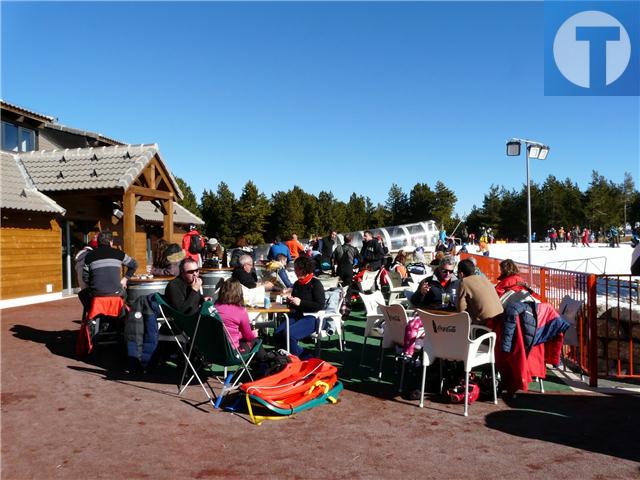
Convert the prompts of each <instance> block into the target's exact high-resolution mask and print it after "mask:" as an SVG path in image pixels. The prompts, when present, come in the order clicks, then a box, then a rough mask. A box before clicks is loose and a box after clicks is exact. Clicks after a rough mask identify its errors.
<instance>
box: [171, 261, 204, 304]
mask: <svg viewBox="0 0 640 480" xmlns="http://www.w3.org/2000/svg"><path fill="white" fill-rule="evenodd" d="M179 268H180V275H178V276H177V277H176V278H174V279H173V280H171V281H170V282H169V283H168V284H167V288H166V290H165V292H164V296H165V299H166V301H167V303H168V304H169V305H171V306H172V307H173V308H175V309H176V310H178V311H179V312H182V313H185V314H187V315H193V314H194V313H196V312H197V311H198V309H199V308H200V305H202V302H203V301H204V300H205V298H204V297H203V296H202V279H201V278H200V268H199V267H198V262H197V261H195V260H193V259H192V258H189V257H186V258H185V259H183V260H182V261H181V262H180V267H179Z"/></svg>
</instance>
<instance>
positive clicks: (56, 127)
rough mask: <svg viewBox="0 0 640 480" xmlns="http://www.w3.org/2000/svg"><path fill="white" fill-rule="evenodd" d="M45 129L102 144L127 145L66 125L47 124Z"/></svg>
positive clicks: (99, 134)
mask: <svg viewBox="0 0 640 480" xmlns="http://www.w3.org/2000/svg"><path fill="white" fill-rule="evenodd" d="M44 128H49V129H52V130H59V131H61V132H65V133H71V134H73V135H80V136H82V137H89V138H95V139H96V140H100V141H101V142H105V143H110V144H112V145H126V144H125V143H124V142H121V141H120V140H116V139H114V138H111V137H107V136H105V135H102V134H101V133H96V132H89V131H88V130H80V129H77V128H72V127H68V126H66V125H61V124H59V123H47V124H46V125H45V126H44Z"/></svg>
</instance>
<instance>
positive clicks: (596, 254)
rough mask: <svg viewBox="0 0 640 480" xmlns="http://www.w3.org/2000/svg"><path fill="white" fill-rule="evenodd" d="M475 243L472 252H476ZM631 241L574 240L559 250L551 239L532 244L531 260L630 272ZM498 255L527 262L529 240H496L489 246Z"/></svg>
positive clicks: (569, 267) (572, 267)
mask: <svg viewBox="0 0 640 480" xmlns="http://www.w3.org/2000/svg"><path fill="white" fill-rule="evenodd" d="M473 248H474V247H472V248H471V249H469V252H470V253H476V251H477V246H475V251H474V249H473ZM632 251H633V248H631V245H630V244H629V243H623V244H620V247H619V248H611V247H608V246H607V245H605V244H603V243H592V244H591V247H589V248H588V247H582V246H577V247H572V246H571V243H558V249H557V250H549V244H548V243H532V244H531V263H532V264H533V265H539V266H543V267H545V266H546V267H550V268H559V269H563V270H572V271H577V272H588V273H608V274H612V275H615V274H629V273H631V252H632ZM489 253H490V255H491V256H492V257H494V258H500V259H507V258H510V259H512V260H514V261H516V262H520V263H527V244H526V243H494V244H491V245H490V246H489Z"/></svg>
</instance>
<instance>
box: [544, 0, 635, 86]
mask: <svg viewBox="0 0 640 480" xmlns="http://www.w3.org/2000/svg"><path fill="white" fill-rule="evenodd" d="M580 27H596V28H597V27H614V28H617V29H619V38H618V39H615V40H607V41H606V50H605V62H604V68H605V69H606V70H605V72H604V79H605V82H606V84H607V85H610V84H611V83H613V82H615V81H616V80H617V79H618V78H620V76H621V75H622V74H623V73H624V71H625V69H626V68H627V65H628V64H629V60H630V58H631V41H630V40H629V34H628V33H627V31H626V30H625V28H624V26H623V25H622V24H621V23H620V22H619V21H618V20H617V19H616V18H615V17H612V16H611V15H609V14H607V13H604V12H599V11H595V10H589V11H585V12H580V13H576V14H575V15H573V16H572V17H570V18H568V19H567V20H565V22H564V23H563V24H562V25H561V26H560V28H559V29H558V32H557V33H556V37H555V39H554V41H553V58H554V60H555V62H556V65H557V66H558V70H560V73H562V75H564V76H565V78H566V79H567V80H569V81H570V82H571V83H573V84H575V85H578V86H580V87H584V88H589V87H590V86H591V82H592V80H593V79H591V77H590V71H591V62H594V61H595V58H594V51H595V49H596V47H597V45H594V43H595V42H592V41H588V40H587V41H585V40H586V39H583V40H578V39H577V38H578V37H577V35H576V33H577V31H578V29H579V28H580Z"/></svg>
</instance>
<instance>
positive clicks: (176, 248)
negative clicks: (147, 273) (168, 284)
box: [151, 239, 186, 277]
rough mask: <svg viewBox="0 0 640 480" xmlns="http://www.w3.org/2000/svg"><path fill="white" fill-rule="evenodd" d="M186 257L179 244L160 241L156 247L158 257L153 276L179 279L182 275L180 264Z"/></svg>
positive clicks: (155, 261) (156, 256)
mask: <svg viewBox="0 0 640 480" xmlns="http://www.w3.org/2000/svg"><path fill="white" fill-rule="evenodd" d="M185 256H186V254H185V253H184V250H182V247H181V246H180V245H178V244H177V243H170V244H168V243H167V242H166V241H165V240H163V239H160V240H158V243H157V245H156V255H155V258H154V259H153V266H152V267H151V275H154V276H156V277H177V276H178V275H180V262H181V261H182V259H183V258H184V257H185Z"/></svg>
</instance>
